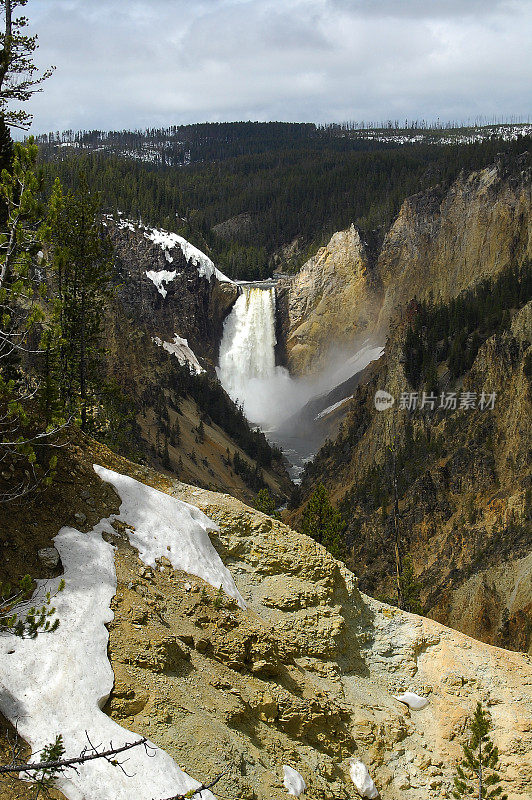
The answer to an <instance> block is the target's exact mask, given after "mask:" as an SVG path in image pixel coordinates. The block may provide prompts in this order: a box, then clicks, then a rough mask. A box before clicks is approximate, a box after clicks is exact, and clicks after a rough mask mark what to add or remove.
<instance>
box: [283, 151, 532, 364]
mask: <svg viewBox="0 0 532 800" xmlns="http://www.w3.org/2000/svg"><path fill="white" fill-rule="evenodd" d="M530 257H532V178H531V168H530V165H529V157H528V156H527V155H526V154H525V155H524V156H522V157H520V158H519V159H517V160H516V161H515V162H514V163H512V164H511V165H509V164H507V163H506V162H502V161H500V162H498V163H496V164H494V165H493V166H491V167H489V168H486V169H483V170H480V171H477V172H473V173H471V174H470V175H468V176H466V175H463V176H460V177H459V178H458V179H457V180H456V181H455V182H454V183H453V184H452V186H451V187H450V189H449V190H448V191H447V192H444V191H443V190H442V189H441V188H440V187H436V188H434V189H431V190H428V191H426V192H422V193H420V194H417V195H414V196H413V197H410V198H408V199H407V200H405V202H404V203H403V205H402V207H401V210H400V212H399V214H398V216H397V219H396V220H395V222H394V223H393V225H392V226H391V228H390V230H389V231H388V233H387V235H386V237H385V239H384V242H383V245H382V248H381V250H380V253H379V254H378V256H377V258H376V265H375V266H374V267H373V268H372V267H370V259H369V258H368V254H367V252H366V248H365V246H364V244H363V242H362V241H361V238H360V235H359V233H358V231H357V230H356V229H355V228H354V227H353V226H351V227H350V228H348V229H347V230H345V231H340V232H338V233H335V234H334V236H332V238H331V240H330V242H329V243H328V245H327V246H326V247H323V248H321V249H320V250H319V251H318V253H317V254H316V255H315V256H314V257H313V258H311V259H310V260H309V261H308V262H307V263H306V264H305V265H304V266H303V267H302V269H301V270H300V272H299V273H298V274H297V275H295V276H294V277H293V278H287V279H286V278H285V279H283V280H282V281H280V282H279V284H278V301H279V313H280V317H281V322H282V325H281V338H282V339H283V342H284V343H285V344H286V360H287V363H288V366H289V367H290V369H291V370H292V371H293V372H294V373H296V374H305V373H308V372H316V371H317V370H318V369H319V368H320V367H321V366H322V365H323V364H324V363H325V361H326V359H327V354H328V353H329V350H330V348H331V347H332V348H333V351H334V346H336V347H337V348H340V349H341V348H344V347H348V348H351V350H353V343H355V342H356V341H357V340H358V341H360V340H361V338H365V337H368V336H369V337H372V338H375V339H376V340H377V341H380V340H381V339H382V338H383V335H384V332H385V331H386V330H387V328H388V325H389V321H390V317H391V315H392V314H393V313H394V311H396V309H397V308H398V307H399V306H402V305H404V304H406V303H407V302H408V301H409V300H410V299H412V298H413V297H417V298H418V299H420V300H422V299H428V298H429V297H432V298H433V299H435V300H442V301H443V302H446V301H447V300H449V299H451V298H452V297H455V296H456V295H458V294H459V293H460V292H461V291H462V290H464V289H466V288H468V287H470V286H471V285H473V284H474V283H476V282H477V281H479V280H481V279H483V278H487V277H490V276H494V275H496V274H497V273H499V272H500V271H501V270H503V269H504V268H505V267H507V266H508V265H510V264H512V263H521V262H522V261H523V260H525V259H526V258H530Z"/></svg>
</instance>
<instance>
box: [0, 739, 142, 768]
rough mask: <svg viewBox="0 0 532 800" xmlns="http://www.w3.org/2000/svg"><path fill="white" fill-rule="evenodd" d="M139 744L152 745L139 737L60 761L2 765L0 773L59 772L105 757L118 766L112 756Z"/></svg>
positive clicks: (93, 749)
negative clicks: (125, 742)
mask: <svg viewBox="0 0 532 800" xmlns="http://www.w3.org/2000/svg"><path fill="white" fill-rule="evenodd" d="M139 745H144V748H145V749H146V751H147V750H148V749H149V747H150V745H149V744H148V740H147V739H146V738H143V739H139V740H138V741H137V742H129V743H128V744H125V745H123V746H122V747H111V748H110V749H109V750H103V751H101V752H100V751H98V750H96V749H95V748H92V751H91V752H89V753H81V754H80V755H79V756H76V758H64V759H60V760H59V761H42V762H30V763H28V764H9V765H4V766H0V775H7V774H13V773H18V774H20V773H21V772H28V773H31V772H43V770H45V771H52V772H57V771H59V770H63V769H74V768H75V767H76V766H77V765H78V764H85V763H86V762H87V761H94V760H95V759H97V758H104V759H105V760H106V761H109V763H110V764H112V765H113V766H114V767H116V766H120V763H119V762H118V761H114V760H111V756H117V755H119V754H120V753H125V752H126V751H127V750H132V749H133V748H134V747H139Z"/></svg>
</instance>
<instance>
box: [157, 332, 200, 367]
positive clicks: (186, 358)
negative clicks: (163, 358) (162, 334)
mask: <svg viewBox="0 0 532 800" xmlns="http://www.w3.org/2000/svg"><path fill="white" fill-rule="evenodd" d="M153 341H154V342H155V344H156V345H158V346H159V347H162V348H163V350H166V352H167V353H172V355H174V356H175V357H176V358H177V360H178V361H179V363H180V364H181V365H183V366H184V365H185V364H188V365H189V366H190V367H191V369H192V371H193V372H195V373H196V375H200V374H201V373H202V372H205V370H204V369H203V367H202V366H201V364H200V363H199V361H198V359H197V358H196V355H195V354H194V352H193V351H192V350H191V349H190V347H189V346H188V341H187V339H182V338H181V336H178V335H177V333H176V334H175V335H174V341H173V342H163V340H162V339H160V338H159V337H158V336H154V337H153Z"/></svg>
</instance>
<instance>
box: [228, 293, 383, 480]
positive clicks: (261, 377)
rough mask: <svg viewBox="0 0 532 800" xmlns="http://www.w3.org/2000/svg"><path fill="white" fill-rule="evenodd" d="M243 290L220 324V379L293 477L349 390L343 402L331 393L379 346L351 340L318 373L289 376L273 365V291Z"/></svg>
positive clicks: (375, 353)
mask: <svg viewBox="0 0 532 800" xmlns="http://www.w3.org/2000/svg"><path fill="white" fill-rule="evenodd" d="M241 290H242V292H241V294H240V295H239V297H238V298H237V300H236V302H235V304H234V306H233V308H232V309H231V312H230V314H229V315H228V317H227V319H226V320H225V323H224V330H223V337H222V342H221V345H220V359H219V366H218V370H217V371H218V377H219V379H220V382H221V383H222V386H223V387H224V389H225V390H226V392H227V393H228V394H229V396H230V397H231V398H232V399H233V400H234V401H235V402H236V403H237V404H239V405H241V406H242V408H243V411H244V414H245V415H246V417H247V418H248V420H249V421H250V422H251V423H253V424H255V425H258V426H259V427H260V428H262V430H263V431H264V432H265V433H266V434H267V435H268V438H269V439H270V441H271V442H272V443H274V444H277V445H279V446H280V447H282V449H283V450H284V451H285V454H286V455H287V457H288V460H289V461H290V462H291V463H292V466H293V469H294V470H295V471H294V474H293V477H295V476H296V473H297V474H299V472H301V471H302V468H303V465H304V463H305V462H306V461H308V460H309V458H310V457H311V456H312V455H313V454H314V453H315V452H316V450H317V449H318V447H319V446H320V445H321V444H322V443H323V439H324V432H323V430H321V428H320V426H319V425H317V423H319V422H320V420H321V418H322V417H324V416H326V414H327V413H330V412H331V411H334V409H336V408H338V407H339V406H340V405H342V404H343V402H344V401H345V399H346V398H347V397H350V396H351V395H352V391H353V390H352V389H348V388H347V389H346V392H348V394H346V398H344V397H342V396H339V397H338V396H335V397H334V402H331V400H330V399H328V398H329V393H330V392H331V390H333V389H334V388H335V387H337V386H340V385H341V384H343V383H344V381H346V380H347V379H349V378H351V377H352V376H354V375H356V374H358V373H359V372H361V371H362V370H363V369H364V368H365V367H366V366H367V365H368V364H369V363H370V362H371V361H374V360H375V359H377V358H380V356H381V355H382V353H383V348H382V347H381V346H379V345H377V344H375V343H371V342H369V341H368V340H366V341H364V342H360V341H359V342H358V343H357V342H356V341H355V342H353V347H352V348H349V349H347V350H345V349H344V350H342V351H339V350H334V349H331V353H330V358H329V361H328V365H327V367H326V368H325V369H324V370H322V371H321V372H320V373H319V374H317V375H313V376H312V377H308V378H305V377H303V378H299V377H298V378H295V377H292V376H291V375H290V373H289V372H288V370H287V369H285V367H281V366H278V365H276V363H275V345H276V344H277V341H276V336H275V288H274V287H273V286H272V284H271V282H264V284H262V285H257V284H244V285H242V286H241ZM319 398H322V400H323V404H322V405H321V406H320V405H319V403H320V400H319ZM315 400H316V401H317V403H318V406H317V408H316V409H315V410H313V411H312V410H311V417H310V427H309V420H308V413H309V412H308V410H307V411H305V407H306V405H307V404H308V403H309V402H314V401H315ZM323 409H325V411H323ZM322 411H323V413H320V412H322Z"/></svg>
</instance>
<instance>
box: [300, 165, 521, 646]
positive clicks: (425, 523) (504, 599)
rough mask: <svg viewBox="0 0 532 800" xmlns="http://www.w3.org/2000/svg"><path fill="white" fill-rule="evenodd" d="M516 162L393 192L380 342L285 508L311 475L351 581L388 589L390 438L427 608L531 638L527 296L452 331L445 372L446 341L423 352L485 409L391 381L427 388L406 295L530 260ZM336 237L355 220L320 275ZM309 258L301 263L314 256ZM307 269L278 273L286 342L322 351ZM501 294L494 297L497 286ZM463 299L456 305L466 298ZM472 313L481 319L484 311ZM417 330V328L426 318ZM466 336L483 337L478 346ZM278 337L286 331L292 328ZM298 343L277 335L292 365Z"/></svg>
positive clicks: (379, 266)
mask: <svg viewBox="0 0 532 800" xmlns="http://www.w3.org/2000/svg"><path fill="white" fill-rule="evenodd" d="M529 163H530V162H529V158H525V157H522V158H520V159H519V160H518V161H517V162H516V163H507V162H503V161H500V162H498V163H497V164H495V165H494V166H493V167H491V168H489V169H485V170H482V171H481V172H478V173H473V174H472V175H469V176H465V175H463V176H461V177H460V178H459V179H458V180H457V181H456V182H455V183H454V184H453V186H452V187H451V189H450V190H449V192H448V193H446V194H443V193H442V192H441V191H440V190H439V189H434V190H432V191H429V192H425V193H423V194H420V195H416V196H415V197H412V198H409V199H408V200H407V201H405V203H404V204H403V207H402V209H401V212H400V214H399V216H398V218H397V220H396V221H395V223H394V224H393V225H392V227H391V229H390V231H389V232H388V233H387V235H386V237H385V238H384V242H383V245H382V248H381V250H380V252H379V254H378V255H377V256H376V257H375V258H374V260H373V262H372V263H373V264H374V267H373V269H370V270H368V274H369V275H371V283H372V285H373V286H375V287H377V288H376V293H377V294H378V296H379V298H380V302H381V305H380V307H379V311H378V313H373V314H372V316H371V318H370V319H369V320H368V322H367V324H366V327H365V334H366V336H368V337H370V336H375V335H384V333H385V332H386V331H387V334H386V335H387V339H386V346H385V355H384V357H383V358H382V359H381V360H380V361H379V362H377V363H376V364H375V365H373V366H372V368H371V369H370V370H368V371H367V372H366V373H365V378H364V380H363V381H362V385H361V386H359V387H358V388H357V389H356V390H355V393H354V396H353V399H352V400H350V401H349V402H348V403H346V404H344V406H342V409H343V412H344V414H345V416H344V422H343V425H342V428H341V430H340V432H339V434H338V437H337V438H336V440H333V441H332V442H329V443H328V444H326V445H325V447H324V448H323V449H322V450H321V451H320V452H319V453H318V456H317V458H316V459H315V461H314V463H313V464H311V465H309V466H308V468H307V471H306V474H305V477H304V480H303V485H302V496H303V503H302V505H301V506H300V508H299V509H298V510H296V511H295V512H293V516H292V517H291V519H292V520H293V521H294V522H296V523H297V521H298V519H300V514H301V512H302V509H303V508H304V505H305V501H306V498H307V497H308V496H309V494H310V493H311V491H312V489H313V487H314V486H315V485H316V483H317V482H319V481H322V482H323V483H325V485H326V486H327V487H328V488H329V490H330V492H331V495H332V496H333V498H334V500H335V501H336V502H337V503H340V504H341V507H342V509H343V511H344V513H345V515H346V518H347V519H348V523H349V525H348V534H347V546H348V551H349V553H350V555H349V557H348V563H349V564H350V565H352V567H353V569H354V571H355V572H356V573H357V574H358V575H359V576H360V579H361V585H362V586H363V587H364V589H365V590H366V591H368V592H369V593H370V594H373V595H375V594H376V595H379V596H385V597H393V596H394V592H395V583H394V573H395V562H394V555H393V551H394V548H393V534H392V530H391V525H392V506H393V501H392V494H391V487H392V485H393V476H392V473H391V469H392V467H391V458H390V453H391V451H392V450H393V449H396V450H397V454H398V459H399V465H400V467H399V468H400V470H401V472H400V475H399V480H400V483H401V487H402V488H401V490H400V497H399V521H400V528H401V531H402V534H401V535H402V537H403V539H402V544H401V548H402V551H403V555H405V554H411V555H412V558H413V563H414V571H415V575H416V579H417V580H418V581H419V583H420V587H421V600H422V604H423V607H424V608H425V610H426V613H428V614H429V615H430V616H433V617H434V618H435V619H438V620H440V621H442V622H444V623H446V624H450V625H452V626H453V627H456V628H457V629H459V630H463V631H465V632H467V633H469V634H470V635H473V636H477V637H479V638H481V639H483V640H484V641H487V642H491V643H497V644H499V645H503V646H506V647H512V648H516V649H519V650H528V649H529V648H530V647H531V646H532V638H531V633H532V613H531V612H532V583H531V581H530V558H531V551H532V506H531V501H532V496H531V488H530V487H531V485H532V475H531V463H532V399H531V398H532V394H531V386H530V375H531V373H530V363H531V358H532V356H531V349H530V348H531V343H532V324H531V317H530V314H531V304H530V302H528V304H526V298H525V304H524V305H522V307H521V308H519V305H518V306H517V307H516V306H514V307H512V306H508V307H505V308H506V311H505V312H504V314H503V317H502V318H501V319H502V320H505V322H504V324H503V325H502V327H501V325H500V323H497V324H496V325H495V327H494V328H492V330H491V333H490V334H484V336H483V337H482V336H481V334H480V333H479V332H478V331H475V330H473V331H472V333H470V335H469V337H468V338H466V339H465V340H464V342H463V344H462V345H461V346H462V347H463V351H464V354H465V353H469V351H470V350H471V352H472V356H471V358H473V362H472V363H471V364H468V365H467V366H465V367H464V368H463V369H462V371H461V374H460V375H459V377H458V378H456V377H453V375H451V373H450V364H449V361H448V359H444V358H440V356H439V352H440V351H441V349H442V348H445V347H448V346H449V344H448V343H446V342H444V341H442V342H439V343H436V346H435V350H434V353H432V356H433V360H434V363H435V367H436V372H435V373H434V372H433V373H432V378H431V379H430V380H432V381H433V382H434V381H436V382H437V384H438V387H439V388H438V391H439V393H441V392H449V391H452V390H454V391H455V392H457V395H458V397H459V396H460V393H461V392H467V391H469V392H473V393H475V396H478V397H480V395H481V393H482V392H485V393H495V394H496V397H497V400H496V403H495V406H494V408H493V409H492V410H487V411H486V410H485V411H480V410H479V409H477V410H476V411H475V410H466V409H464V410H460V409H459V407H458V408H457V410H456V412H452V411H449V412H448V413H444V412H442V411H440V412H438V410H437V407H436V411H435V413H431V411H430V408H429V409H427V408H425V410H424V411H423V410H422V409H420V408H418V409H417V410H414V411H408V410H406V409H402V410H401V409H400V408H399V407H398V406H399V399H400V397H401V394H402V393H403V392H406V393H414V392H417V391H419V397H420V402H421V393H422V391H423V390H426V391H427V393H428V392H429V386H428V384H427V383H425V382H424V381H425V378H426V376H425V377H424V376H421V375H420V374H414V378H415V381H416V385H413V384H412V380H413V376H412V374H410V373H408V372H407V367H408V361H409V355H408V346H407V338H408V330H409V328H411V327H412V325H413V324H414V321H415V318H416V315H417V307H418V305H416V303H412V302H410V301H412V299H413V298H415V297H416V298H417V301H418V303H419V301H421V300H424V301H426V302H428V303H430V302H431V301H436V302H438V303H443V304H445V303H448V302H449V301H450V300H452V298H454V297H457V296H458V295H459V294H460V293H461V292H462V291H463V290H465V289H468V288H470V287H471V286H475V285H478V284H480V283H481V282H482V281H483V280H491V281H495V280H496V279H497V278H498V276H504V275H506V274H510V273H508V270H509V269H510V270H511V269H512V268H514V269H515V268H518V266H519V265H523V264H526V263H527V261H528V260H529V259H530V256H531V253H532V199H531V197H532V196H531V192H532V181H531V172H530V165H529ZM347 241H351V242H353V241H354V237H353V234H352V233H349V232H345V233H344V235H343V236H342V237H340V236H337V237H336V239H335V242H337V243H338V245H339V248H338V250H332V251H331V249H330V248H331V247H332V243H333V240H331V243H330V244H329V250H325V251H324V253H323V258H322V262H320V263H322V264H324V266H323V267H322V270H323V273H324V274H325V273H326V272H327V269H328V268H330V267H331V265H333V264H334V263H338V262H339V261H343V260H345V262H346V263H348V264H349V263H350V262H349V248H348V247H346V246H345V242H347ZM359 253H360V249H359V248H358V249H357V250H356V252H355V255H354V257H353V255H352V256H351V258H353V264H352V267H353V268H352V272H351V274H352V275H354V274H355V273H356V270H357V265H358V264H359V263H360V257H359ZM325 265H327V266H325ZM309 266H310V268H311V269H310V272H312V270H313V269H314V270H315V269H316V266H317V265H316V262H313V263H312V264H310V265H309ZM319 269H320V267H319V265H318V271H319ZM308 274H309V272H308V271H307V272H305V270H303V271H302V273H301V275H300V276H296V278H295V279H293V280H291V281H290V284H289V289H288V296H290V292H292V296H291V305H290V304H289V305H288V308H289V309H290V308H292V309H299V308H303V307H304V308H306V315H304V316H303V317H298V316H297V314H296V313H295V311H292V319H293V320H294V325H293V328H292V329H291V330H292V332H293V338H292V341H294V342H295V339H296V337H297V335H298V333H297V332H298V330H304V329H305V328H306V329H308V330H310V331H312V337H314V338H313V339H311V340H312V341H315V342H317V344H316V345H315V348H316V352H317V353H319V350H320V348H327V347H329V344H330V332H331V330H332V331H335V330H336V329H335V324H336V323H335V319H336V317H335V310H334V303H331V305H330V309H329V310H328V311H327V312H326V313H325V314H324V315H322V314H321V311H322V310H323V308H324V307H325V306H324V303H322V302H321V299H320V290H319V289H317V287H319V285H320V280H321V278H322V275H321V274H319V275H314V276H313V279H312V280H311V281H310V285H311V286H312V289H311V290H309V289H308V286H309V282H308V281H307V280H306V276H308ZM346 274H347V270H346V269H345V267H344V268H343V269H342V270H338V274H337V277H336V278H333V279H332V280H331V277H330V276H329V277H328V281H329V284H330V287H329V289H328V291H327V295H328V296H330V295H331V294H332V296H333V297H336V298H339V297H341V296H345V295H346V286H345V275H346ZM509 280H512V279H511V278H509ZM368 283H369V281H368ZM331 284H332V287H331ZM360 285H361V278H360V277H357V278H356V279H352V281H351V284H350V289H349V291H352V292H355V291H356V287H360ZM501 285H502V284H501ZM305 286H307V289H304V288H303V287H305ZM498 291H501V292H502V291H503V290H502V289H499V290H498ZM305 292H306V295H305ZM316 297H318V302H316ZM528 299H529V300H530V296H529V297H528ZM499 301H500V302H501V303H503V304H504V298H503V297H502V295H501V298H499V296H498V295H497V302H499ZM369 307H370V308H371V309H373V308H374V306H373V305H371V304H370V306H369ZM349 313H351V316H352V319H353V320H354V321H355V324H356V322H357V320H359V319H360V318H361V315H360V313H359V311H358V307H355V308H354V309H352V308H351V309H350V308H349V307H344V308H342V311H341V313H340V314H339V315H338V319H340V320H341V325H340V327H341V332H342V333H341V336H342V335H343V334H344V332H345V330H346V328H347V326H346V322H345V320H346V318H348V316H349ZM460 313H463V314H464V315H465V317H467V313H468V311H467V307H466V306H464V308H463V310H462V312H460ZM288 317H290V313H289V314H288ZM485 322H486V325H484V326H483V327H485V328H486V330H487V331H489V325H490V322H489V320H486V321H485ZM359 330H360V329H359ZM359 335H361V334H360V333H359ZM420 335H421V337H422V339H423V337H424V336H425V334H424V333H423V329H422V330H421V333H420ZM464 335H465V334H464ZM479 336H481V339H480V341H483V340H484V339H485V341H484V343H483V344H481V346H480V349H478V353H476V350H475V347H478V345H475V341H476V338H478V337H479ZM486 336H487V338H486ZM288 337H289V338H288V342H289V343H290V341H291V339H290V333H289V334H288ZM436 338H437V337H436ZM344 342H345V339H344ZM313 347H314V345H313ZM301 352H302V351H301V349H298V347H297V346H296V345H295V344H294V346H293V347H292V349H291V350H290V348H289V356H288V358H289V360H290V359H292V361H293V363H294V368H295V369H296V370H297V369H298V368H299V364H304V363H306V364H308V363H309V360H308V356H302V355H301ZM475 353H476V355H475ZM430 355H431V354H430V353H427V355H426V357H427V358H428V357H429V356H430ZM320 357H321V356H320ZM415 369H417V367H416V368H415ZM414 372H415V370H414ZM377 390H386V391H387V392H388V393H389V394H390V395H391V396H392V397H393V398H394V400H395V405H394V406H393V407H392V409H389V410H388V411H384V412H383V411H377V410H376V408H375V405H374V397H375V393H376V391H377ZM437 402H438V405H439V402H440V399H439V394H438V401H437Z"/></svg>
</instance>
